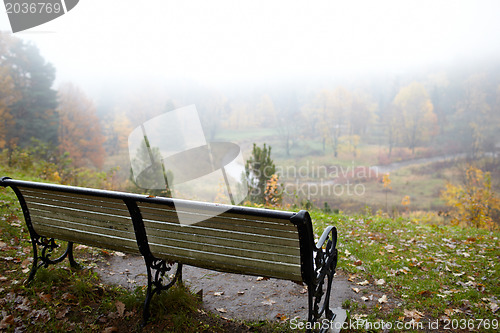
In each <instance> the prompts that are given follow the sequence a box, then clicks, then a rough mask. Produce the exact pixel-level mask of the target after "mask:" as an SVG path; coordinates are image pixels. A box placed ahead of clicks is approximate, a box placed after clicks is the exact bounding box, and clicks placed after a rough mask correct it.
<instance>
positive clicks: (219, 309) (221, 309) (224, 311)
mask: <svg viewBox="0 0 500 333" xmlns="http://www.w3.org/2000/svg"><path fill="white" fill-rule="evenodd" d="M215 310H217V311H219V312H220V313H226V312H227V310H226V309H224V308H218V309H215Z"/></svg>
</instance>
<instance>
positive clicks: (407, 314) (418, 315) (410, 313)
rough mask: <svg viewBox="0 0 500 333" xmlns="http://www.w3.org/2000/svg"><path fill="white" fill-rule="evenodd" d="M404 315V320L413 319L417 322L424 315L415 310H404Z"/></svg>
mask: <svg viewBox="0 0 500 333" xmlns="http://www.w3.org/2000/svg"><path fill="white" fill-rule="evenodd" d="M404 315H405V317H406V318H411V319H415V320H417V321H418V320H419V319H421V318H422V317H423V316H424V314H423V313H422V312H420V311H418V310H416V309H415V310H411V311H410V310H406V309H404Z"/></svg>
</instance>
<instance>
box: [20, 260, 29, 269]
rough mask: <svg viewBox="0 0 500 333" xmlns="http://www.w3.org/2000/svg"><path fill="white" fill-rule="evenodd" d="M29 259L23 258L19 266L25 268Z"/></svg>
mask: <svg viewBox="0 0 500 333" xmlns="http://www.w3.org/2000/svg"><path fill="white" fill-rule="evenodd" d="M30 262H31V260H29V259H24V260H23V262H22V263H21V268H27V267H28V265H29V264H30Z"/></svg>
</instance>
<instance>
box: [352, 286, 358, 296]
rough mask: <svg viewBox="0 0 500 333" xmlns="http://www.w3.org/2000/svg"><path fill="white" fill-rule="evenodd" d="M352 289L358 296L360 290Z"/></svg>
mask: <svg viewBox="0 0 500 333" xmlns="http://www.w3.org/2000/svg"><path fill="white" fill-rule="evenodd" d="M351 289H352V290H353V291H354V292H355V293H356V294H357V293H359V288H354V287H351Z"/></svg>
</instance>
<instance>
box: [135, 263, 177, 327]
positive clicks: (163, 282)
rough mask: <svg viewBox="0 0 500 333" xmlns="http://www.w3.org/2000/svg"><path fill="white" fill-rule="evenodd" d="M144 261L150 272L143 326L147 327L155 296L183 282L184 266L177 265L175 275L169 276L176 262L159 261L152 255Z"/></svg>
mask: <svg viewBox="0 0 500 333" xmlns="http://www.w3.org/2000/svg"><path fill="white" fill-rule="evenodd" d="M144 259H145V261H146V269H147V272H148V287H147V292H146V300H145V301H144V312H143V326H144V325H146V323H147V321H148V319H149V315H150V314H149V305H150V303H151V299H152V298H153V296H154V294H159V293H160V292H162V291H163V290H167V289H169V288H170V287H172V286H173V285H174V284H175V283H176V282H177V281H179V282H182V264H179V263H178V264H177V269H176V271H175V274H173V275H167V273H168V272H170V271H172V269H173V268H174V266H175V264H176V263H175V262H169V261H166V260H163V259H157V258H155V257H153V256H152V255H151V256H148V257H147V258H146V257H145V258H144Z"/></svg>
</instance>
